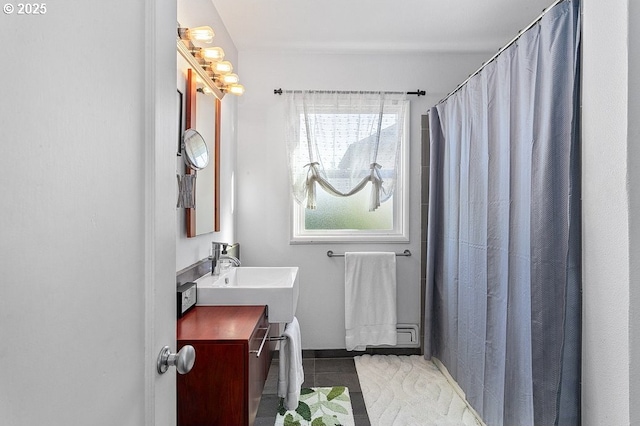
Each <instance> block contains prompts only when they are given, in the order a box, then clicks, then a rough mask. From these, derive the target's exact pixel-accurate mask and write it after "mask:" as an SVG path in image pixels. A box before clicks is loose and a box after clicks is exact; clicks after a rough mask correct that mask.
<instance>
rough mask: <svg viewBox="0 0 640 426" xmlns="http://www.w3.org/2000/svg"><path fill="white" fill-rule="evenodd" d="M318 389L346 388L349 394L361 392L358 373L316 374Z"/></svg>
mask: <svg viewBox="0 0 640 426" xmlns="http://www.w3.org/2000/svg"><path fill="white" fill-rule="evenodd" d="M315 379H316V380H315V382H316V383H315V386H316V387H325V386H346V387H348V388H349V392H361V389H360V381H359V380H358V375H357V374H356V373H316V378H315Z"/></svg>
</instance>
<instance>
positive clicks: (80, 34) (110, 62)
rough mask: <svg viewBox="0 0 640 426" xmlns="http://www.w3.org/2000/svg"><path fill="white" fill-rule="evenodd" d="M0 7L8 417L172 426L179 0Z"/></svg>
mask: <svg viewBox="0 0 640 426" xmlns="http://www.w3.org/2000/svg"><path fill="white" fill-rule="evenodd" d="M6 3H7V5H9V6H7V5H5V8H4V13H2V14H0V39H1V40H2V59H1V60H0V94H1V96H0V146H1V147H2V153H0V194H2V196H1V197H0V209H1V213H0V289H1V291H2V293H1V294H0V364H1V365H2V368H0V424H2V425H7V426H22V425H29V426H30V425H49V426H51V425H52V426H58V425H60V426H62V425H105V426H106V425H118V426H129V425H130V426H140V425H148V426H151V425H154V426H155V425H158V426H165V425H167V426H168V425H174V424H175V374H176V373H175V369H173V368H172V369H170V370H169V371H168V372H167V373H166V374H164V375H159V374H158V373H157V372H156V369H155V363H156V358H157V356H158V353H159V352H160V349H161V348H162V347H163V346H164V345H169V346H170V347H171V349H172V350H174V351H175V346H176V342H175V223H176V221H175V214H176V210H175V147H176V144H177V141H175V140H174V139H175V138H174V136H173V135H176V129H177V127H176V126H177V124H176V120H174V118H175V114H174V111H175V108H176V107H175V69H176V66H175V57H176V54H175V25H176V4H175V2H155V1H151V0H149V1H145V2H130V1H128V0H112V1H109V2H104V1H94V0H89V1H56V2H53V3H46V4H44V3H42V4H43V5H45V7H44V8H42V7H39V8H38V10H37V11H36V7H34V6H33V5H28V7H25V6H20V5H19V4H18V3H13V2H6Z"/></svg>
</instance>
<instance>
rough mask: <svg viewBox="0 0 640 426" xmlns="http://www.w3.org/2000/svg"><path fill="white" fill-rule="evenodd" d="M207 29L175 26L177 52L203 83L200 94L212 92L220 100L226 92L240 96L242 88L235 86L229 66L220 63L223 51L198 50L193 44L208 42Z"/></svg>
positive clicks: (217, 49)
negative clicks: (176, 27) (176, 30)
mask: <svg viewBox="0 0 640 426" xmlns="http://www.w3.org/2000/svg"><path fill="white" fill-rule="evenodd" d="M213 34H214V33H213V29H211V27H196V28H183V27H181V26H180V24H178V41H177V42H178V52H179V53H180V54H181V55H182V57H183V58H184V59H185V60H186V61H187V62H188V63H189V66H190V67H191V68H192V69H193V70H194V71H195V73H196V75H197V76H198V77H199V79H200V80H201V81H202V82H203V84H204V87H203V88H202V92H203V93H212V94H213V95H214V96H215V97H216V98H218V99H222V98H223V97H224V95H225V94H226V93H231V94H233V95H237V96H240V95H242V94H243V93H244V87H243V86H242V85H241V84H238V81H239V80H240V79H239V77H238V75H237V74H232V71H233V65H232V64H231V62H229V61H224V60H223V59H224V50H223V49H222V48H220V47H199V46H196V45H194V43H198V42H200V43H211V40H212V39H213Z"/></svg>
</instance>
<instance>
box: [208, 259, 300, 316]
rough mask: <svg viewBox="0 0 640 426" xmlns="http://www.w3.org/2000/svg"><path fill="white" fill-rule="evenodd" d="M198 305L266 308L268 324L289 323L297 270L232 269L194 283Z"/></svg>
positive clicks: (296, 289)
mask: <svg viewBox="0 0 640 426" xmlns="http://www.w3.org/2000/svg"><path fill="white" fill-rule="evenodd" d="M196 284H197V286H198V299H197V300H198V302H197V304H198V305H204V306H211V305H267V306H268V307H269V308H268V309H269V322H272V323H280V322H291V321H292V320H293V316H294V314H295V312H296V306H297V305H298V292H299V288H298V267H297V266H292V267H279V266H274V267H250V266H249V267H248V266H241V267H238V268H231V269H230V270H229V271H227V272H225V273H221V274H220V275H218V276H213V275H211V274H208V275H205V276H203V277H202V278H200V279H198V280H197V281H196Z"/></svg>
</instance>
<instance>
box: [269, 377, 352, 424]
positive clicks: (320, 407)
mask: <svg viewBox="0 0 640 426" xmlns="http://www.w3.org/2000/svg"><path fill="white" fill-rule="evenodd" d="M283 401H284V400H283V399H282V398H281V399H280V407H279V408H278V415H277V416H276V423H275V426H307V425H309V426H338V425H340V426H355V422H354V420H353V408H352V407H351V398H350V397H349V389H348V388H346V387H344V386H334V387H331V388H329V387H326V388H302V390H301V391H300V403H299V404H298V408H296V409H295V410H289V411H287V410H286V409H285V408H284V404H283Z"/></svg>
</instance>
